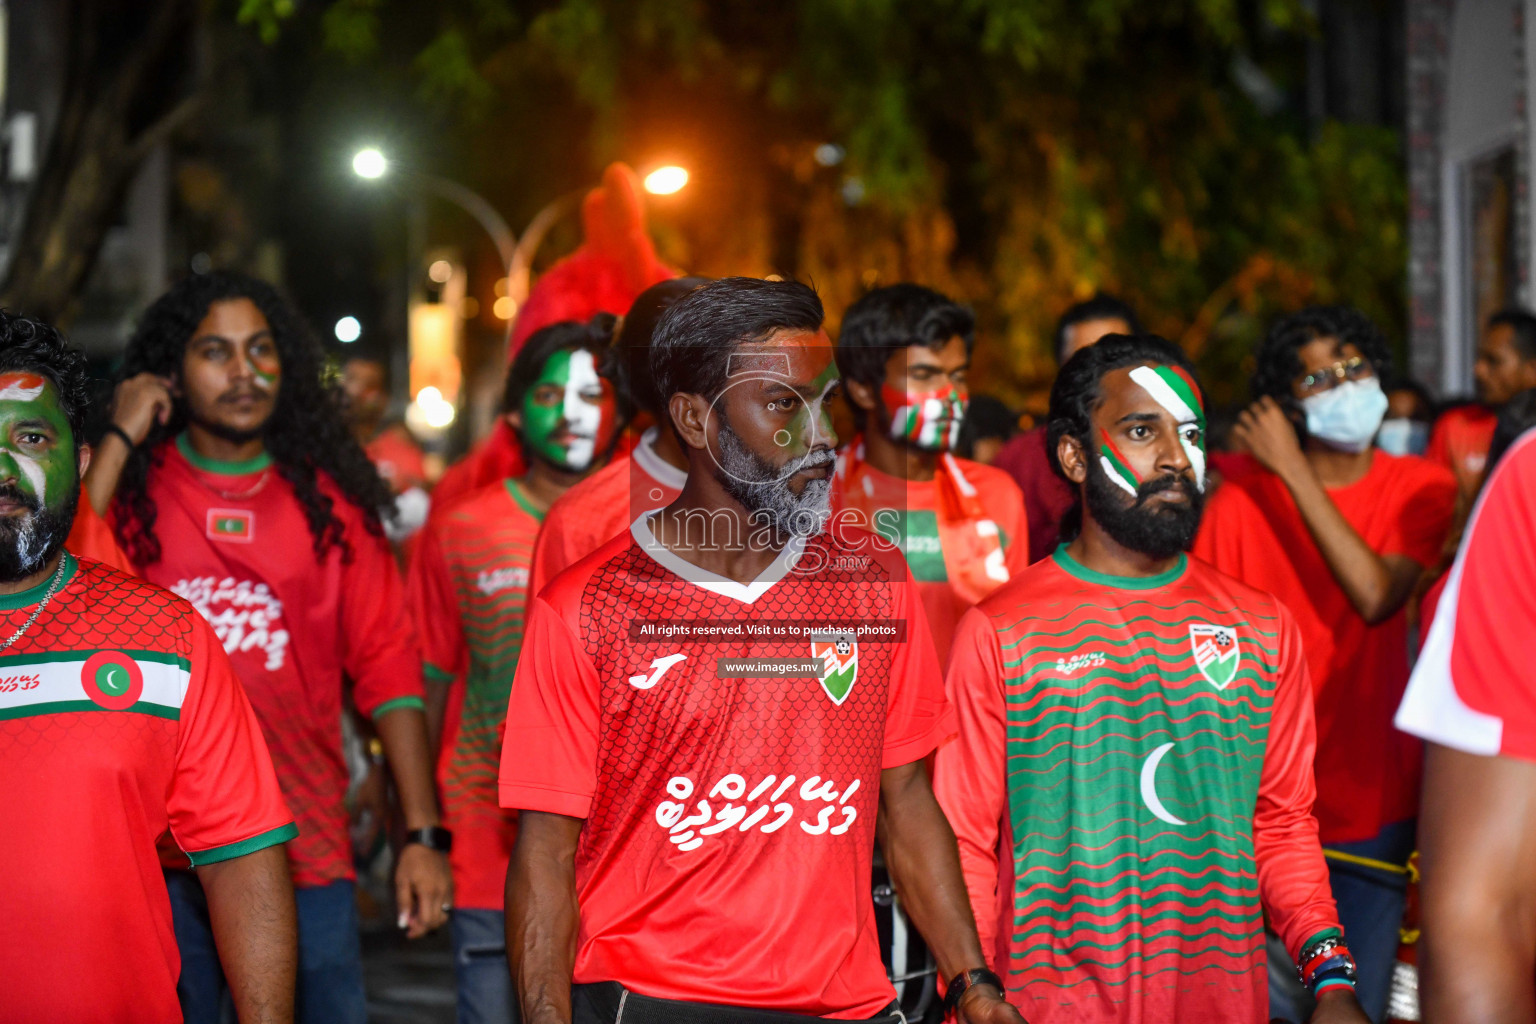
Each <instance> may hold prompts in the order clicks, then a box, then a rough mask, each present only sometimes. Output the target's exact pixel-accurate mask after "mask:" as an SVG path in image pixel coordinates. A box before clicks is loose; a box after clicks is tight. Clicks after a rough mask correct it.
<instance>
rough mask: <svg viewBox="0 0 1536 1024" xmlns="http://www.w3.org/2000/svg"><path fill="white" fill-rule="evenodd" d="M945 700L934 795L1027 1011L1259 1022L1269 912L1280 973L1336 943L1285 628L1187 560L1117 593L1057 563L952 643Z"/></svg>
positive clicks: (1037, 1015)
mask: <svg viewBox="0 0 1536 1024" xmlns="http://www.w3.org/2000/svg"><path fill="white" fill-rule="evenodd" d="M947 685H948V691H949V696H950V700H951V701H952V702H953V703H954V704H955V705H956V710H957V712H958V714H959V716H960V732H959V736H958V737H957V739H956V740H955V741H954V742H950V743H947V744H945V745H944V746H942V747H940V748H939V754H938V763H937V768H936V772H935V785H934V789H935V791H936V792H937V794H938V797H939V801H940V803H941V805H942V806H943V807H944V810H945V813H946V814H947V815H948V816H949V820H950V823H951V824H952V825H953V827H954V829H955V835H956V838H957V839H958V840H959V844H960V855H961V863H962V866H963V867H964V870H965V876H966V886H967V889H968V890H969V892H970V897H971V904H972V908H973V910H974V911H975V914H976V920H977V925H978V927H979V929H980V932H981V936H982V943H983V948H984V949H985V950H986V951H987V953H988V956H989V957H990V958H992V961H993V965H994V967H995V968H996V969H997V972H998V973H999V974H1000V975H1002V976H1003V978H1004V979H1005V981H1006V983H1007V987H1008V997H1009V999H1010V1000H1011V1001H1012V1002H1013V1003H1014V1004H1015V1005H1017V1006H1018V1007H1019V1009H1020V1010H1021V1012H1023V1013H1024V1015H1025V1016H1026V1017H1027V1018H1028V1019H1029V1020H1030V1021H1032V1022H1033V1024H1108V1022H1116V1024H1132V1022H1135V1024H1141V1022H1154V1021H1178V1022H1179V1024H1217V1022H1221V1024H1232V1022H1236V1021H1253V1022H1256V1024H1257V1022H1262V1021H1264V1020H1266V1019H1267V1017H1268V1013H1267V1010H1268V991H1269V989H1268V984H1267V979H1266V975H1265V959H1264V914H1265V912H1267V913H1268V915H1269V919H1270V921H1271V923H1272V925H1273V926H1274V927H1275V929H1276V930H1277V931H1278V932H1279V934H1280V935H1281V937H1282V938H1283V939H1284V940H1285V943H1286V947H1287V948H1288V949H1290V950H1291V951H1292V953H1293V954H1295V953H1299V952H1300V950H1301V948H1302V947H1303V945H1304V944H1305V943H1306V942H1307V941H1308V940H1309V939H1311V938H1313V937H1314V936H1316V935H1318V934H1320V933H1321V932H1323V931H1325V930H1327V929H1330V928H1336V927H1337V926H1338V920H1337V915H1336V914H1335V911H1334V905H1333V898H1332V896H1331V895H1330V891H1329V887H1328V874H1327V869H1326V867H1325V865H1324V862H1323V856H1322V849H1321V847H1320V845H1319V843H1318V837H1317V822H1316V820H1315V819H1314V818H1313V817H1312V802H1313V799H1314V797H1315V795H1316V790H1315V787H1314V784H1313V780H1312V754H1313V747H1314V742H1315V737H1314V729H1313V722H1312V707H1311V701H1310V692H1311V691H1310V687H1309V682H1308V678H1307V668H1306V663H1305V661H1304V660H1303V658H1302V654H1301V648H1300V634H1299V633H1298V631H1297V628H1296V625H1295V623H1294V622H1293V621H1292V620H1291V617H1290V614H1289V613H1288V612H1287V611H1286V610H1285V609H1284V608H1283V607H1282V606H1281V605H1280V604H1279V603H1278V602H1277V601H1276V600H1275V599H1274V598H1273V597H1270V596H1269V595H1268V594H1264V593H1262V592H1260V591H1257V590H1254V589H1252V588H1251V587H1248V586H1245V585H1244V584H1242V583H1239V582H1238V581H1236V580H1233V579H1231V578H1229V577H1227V576H1224V575H1222V574H1221V573H1219V572H1217V571H1216V570H1214V569H1212V568H1211V567H1210V566H1208V565H1205V564H1204V563H1201V562H1198V561H1195V560H1193V559H1188V558H1185V557H1183V556H1181V557H1180V559H1179V563H1178V565H1177V566H1176V567H1175V568H1174V569H1172V570H1170V571H1169V572H1167V573H1165V574H1163V575H1161V576H1156V577H1148V578H1136V579H1130V578H1120V577H1113V576H1105V575H1102V574H1099V573H1096V572H1092V571H1090V570H1088V569H1087V568H1085V567H1083V566H1081V565H1079V564H1078V563H1076V562H1075V561H1074V560H1073V559H1072V558H1071V557H1070V556H1069V555H1068V554H1067V551H1066V548H1060V549H1058V550H1057V552H1056V554H1055V555H1054V556H1053V557H1051V558H1048V559H1045V560H1044V561H1041V562H1037V563H1036V564H1035V565H1033V566H1031V567H1030V568H1029V569H1027V570H1026V571H1025V572H1024V573H1023V574H1021V575H1020V576H1018V577H1016V578H1015V579H1014V580H1013V581H1012V582H1010V583H1008V584H1007V585H1005V586H1004V587H1002V588H1001V589H999V590H998V591H996V592H995V593H994V594H992V595H991V596H990V597H988V598H987V599H986V600H985V601H983V602H981V604H979V605H978V606H977V607H976V608H974V609H972V610H971V611H970V612H968V613H967V614H966V616H965V618H964V619H962V620H961V622H960V626H959V630H958V632H957V634H956V637H955V644H954V648H953V651H952V653H951V656H950V663H949V674H948V683H947ZM999 850H1001V851H1003V852H1004V853H1006V856H1002V857H1000V856H999Z"/></svg>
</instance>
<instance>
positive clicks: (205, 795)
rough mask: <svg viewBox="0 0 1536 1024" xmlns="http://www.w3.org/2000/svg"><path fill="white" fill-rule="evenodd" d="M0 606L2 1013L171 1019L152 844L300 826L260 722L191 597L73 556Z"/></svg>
mask: <svg viewBox="0 0 1536 1024" xmlns="http://www.w3.org/2000/svg"><path fill="white" fill-rule="evenodd" d="M50 583H51V580H50V581H45V582H43V583H40V584H38V585H37V586H35V587H33V588H32V589H30V590H24V591H22V592H20V593H17V594H7V595H5V596H3V597H0V637H9V636H11V635H12V634H14V633H15V632H16V631H17V630H18V629H20V628H22V627H23V626H24V625H25V624H26V623H27V622H28V620H29V618H30V617H31V616H32V615H34V614H36V615H37V619H36V621H35V622H32V623H31V625H29V626H26V632H25V633H24V634H22V636H21V637H20V638H19V639H17V640H15V642H14V643H12V644H11V646H10V647H8V648H7V649H6V650H5V652H4V654H3V656H0V778H3V779H4V780H5V785H4V786H0V820H3V821H4V822H5V842H4V843H3V844H0V878H3V879H4V880H5V881H4V884H3V885H0V915H3V917H4V920H5V928H4V930H3V931H0V978H3V979H4V980H3V981H0V993H3V994H0V1019H4V1020H6V1021H8V1022H10V1021H16V1022H36V1021H88V1020H89V1021H114V1022H121V1024H163V1022H165V1021H179V1020H181V1010H180V1008H179V1007H178V1006H177V1004H176V978H177V976H178V975H179V974H180V971H181V960H180V957H179V955H178V953H177V949H176V936H175V934H174V932H173V931H172V928H171V904H170V900H169V898H168V897H167V896H166V891H165V879H164V876H163V875H162V874H161V868H160V858H159V856H158V855H157V853H156V850H155V840H156V837H158V836H159V835H161V834H162V833H166V832H167V831H168V832H169V835H170V837H171V839H172V840H174V845H175V846H176V848H177V849H178V854H177V857H178V860H179V862H180V864H181V866H182V867H188V866H189V865H204V864H215V863H218V862H220V861H226V860H231V859H233V858H235V857H240V856H243V855H245V854H249V853H254V852H255V851H257V850H261V849H265V848H266V847H269V846H274V845H276V844H278V843H284V842H287V841H289V840H291V839H293V837H294V836H295V835H296V834H297V833H296V830H295V828H294V824H293V815H292V814H291V813H289V810H288V808H287V806H286V805H285V804H284V802H283V796H282V793H281V791H280V790H279V789H278V783H277V777H276V775H275V774H274V773H273V770H272V761H271V758H270V757H269V756H268V755H267V748H266V745H265V744H264V743H263V742H262V738H261V727H260V726H259V725H258V724H257V722H256V716H255V714H254V713H253V712H252V710H251V705H250V703H249V702H247V700H246V698H245V694H244V693H243V692H242V691H241V688H240V683H239V681H238V680H237V679H236V678H235V673H234V670H233V669H232V668H231V667H230V662H229V658H228V657H227V656H226V655H225V653H224V650H223V648H222V646H221V645H220V643H219V639H218V637H216V636H215V635H214V630H213V627H211V626H210V625H209V624H208V623H207V622H205V621H204V620H203V618H202V617H201V616H199V615H198V614H197V612H196V611H194V610H193V608H192V605H190V604H189V603H187V602H186V601H184V600H182V599H181V598H179V597H177V596H176V595H174V594H172V593H170V592H169V591H166V590H162V589H161V588H159V587H157V586H155V585H154V584H152V583H146V582H144V581H143V580H141V579H138V578H137V577H133V576H129V575H128V574H126V573H122V572H118V571H117V570H116V569H113V568H111V567H110V566H107V565H103V564H102V563H100V562H95V561H92V560H90V559H85V558H82V559H80V560H79V561H78V562H77V561H76V560H75V559H74V558H73V557H71V556H69V555H66V556H65V560H64V566H63V572H62V581H61V584H60V586H59V588H58V590H57V592H56V593H54V595H53V597H52V598H51V599H50V600H49V601H48V604H47V606H46V607H44V608H43V609H42V610H41V611H40V612H39V611H38V604H39V602H40V601H41V600H42V598H43V596H44V595H45V594H46V593H47V591H48V588H49V586H50Z"/></svg>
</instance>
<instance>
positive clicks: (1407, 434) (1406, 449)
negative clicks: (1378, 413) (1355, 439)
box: [1376, 416, 1429, 455]
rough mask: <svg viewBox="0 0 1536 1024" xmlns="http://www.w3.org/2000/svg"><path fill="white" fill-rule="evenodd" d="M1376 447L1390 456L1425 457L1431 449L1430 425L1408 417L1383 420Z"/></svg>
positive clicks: (1377, 433) (1377, 434)
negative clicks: (1427, 450) (1425, 453)
mask: <svg viewBox="0 0 1536 1024" xmlns="http://www.w3.org/2000/svg"><path fill="white" fill-rule="evenodd" d="M1376 447H1378V448H1380V449H1381V450H1382V451H1384V452H1386V453H1387V454H1388V455H1423V454H1424V450H1425V449H1426V448H1428V447H1429V424H1428V423H1424V422H1422V421H1420V420H1411V419H1408V418H1407V417H1406V416H1396V417H1393V418H1392V419H1390V420H1382V421H1381V429H1380V430H1378V431H1377V432H1376Z"/></svg>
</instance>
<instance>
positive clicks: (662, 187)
mask: <svg viewBox="0 0 1536 1024" xmlns="http://www.w3.org/2000/svg"><path fill="white" fill-rule="evenodd" d="M686 184H688V171H687V169H686V168H683V167H677V166H672V165H669V166H667V167H658V168H656V169H655V170H654V171H652V172H651V173H650V174H647V175H646V176H645V190H646V191H647V192H649V193H650V194H651V195H653V196H670V195H671V194H672V193H674V192H681V191H682V189H683V186H684V185H686Z"/></svg>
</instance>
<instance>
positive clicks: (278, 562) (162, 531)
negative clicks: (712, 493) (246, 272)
mask: <svg viewBox="0 0 1536 1024" xmlns="http://www.w3.org/2000/svg"><path fill="white" fill-rule="evenodd" d="M124 378H125V379H124V380H123V382H122V383H121V384H120V385H119V388H118V394H117V401H116V407H115V411H114V416H113V422H112V425H111V426H110V427H109V428H108V433H107V435H106V438H105V439H104V442H103V446H102V450H101V452H100V453H99V458H98V459H97V461H96V464H95V465H93V466H92V467H91V473H90V475H89V477H88V478H87V487H88V489H89V490H90V493H91V495H92V499H93V500H94V501H95V502H97V503H98V505H99V506H100V505H105V504H106V502H107V500H108V499H109V498H110V500H111V509H110V511H111V517H112V520H113V522H114V524H115V527H116V530H117V535H118V538H119V539H120V541H121V542H122V545H123V549H124V550H125V551H126V552H127V554H128V557H129V558H130V559H132V561H133V563H134V566H135V567H136V568H137V570H138V571H139V573H140V574H141V575H143V576H144V577H145V578H147V579H149V580H151V581H152V582H155V583H159V584H161V585H163V586H165V587H168V588H169V589H171V590H173V591H175V592H176V593H178V594H181V595H182V596H184V597H186V598H187V599H188V600H189V601H191V602H192V603H193V605H195V606H196V607H197V609H198V610H199V611H200V612H202V613H203V615H204V617H206V618H207V619H208V621H209V622H210V623H212V625H213V628H214V630H215V632H216V633H217V634H218V637H219V639H220V640H222V641H223V643H224V648H225V650H226V651H228V652H229V656H230V659H231V660H232V661H233V662H234V665H235V669H236V672H237V673H238V674H239V677H240V680H241V682H242V683H243V684H244V687H245V690H246V693H247V694H248V695H249V696H250V699H251V703H252V705H253V706H254V707H255V710H256V717H257V719H258V720H259V721H260V722H261V726H262V731H263V732H264V733H265V735H266V739H267V743H268V745H269V746H270V747H271V750H272V755H273V761H274V763H275V766H276V768H277V776H278V781H279V782H280V783H281V784H282V788H283V794H284V796H286V797H287V799H288V803H289V806H290V807H292V808H293V810H294V813H295V815H296V816H297V818H298V822H299V838H298V839H297V840H295V841H294V842H293V843H292V844H291V846H290V847H289V863H290V866H291V868H292V871H293V880H294V885H295V887H296V890H297V903H298V925H299V978H298V1019H299V1020H300V1021H307V1022H322V1021H323V1022H325V1024H333V1022H353V1021H355V1022H358V1024H361V1022H362V1021H363V1020H364V1019H365V1017H366V1006H365V1001H364V993H363V977H362V956H361V949H360V944H359V938H358V933H357V912H356V908H355V905H354V902H353V888H354V886H353V868H352V859H351V846H350V842H349V839H348V833H347V809H346V805H345V796H346V788H347V769H346V764H345V762H344V760H343V757H342V748H341V715H342V690H343V686H344V679H350V680H351V681H352V686H353V689H352V698H353V702H354V704H355V705H356V707H357V709H358V711H359V712H361V713H362V714H365V715H369V716H371V717H372V718H373V721H374V724H375V727H376V728H377V730H378V734H379V738H380V739H381V740H382V741H383V744H384V751H385V754H386V755H387V756H388V759H389V763H390V767H391V769H392V770H393V773H394V777H395V783H396V786H397V788H398V790H399V793H400V803H401V807H402V810H403V812H404V816H405V819H406V828H407V829H408V830H409V831H408V833H407V845H406V846H405V847H404V849H402V851H401V853H400V858H399V863H398V865H397V868H396V878H395V883H396V894H397V896H398V899H399V906H400V918H401V926H402V927H408V928H409V930H410V934H411V935H412V936H413V937H414V936H419V935H422V934H425V933H426V932H427V931H429V930H431V929H432V928H435V927H437V926H438V925H440V924H442V923H443V921H444V920H445V914H446V912H447V910H448V909H449V906H450V901H451V892H452V883H451V880H450V875H449V869H448V863H447V858H446V857H445V856H444V854H445V853H446V852H447V849H448V847H449V845H450V839H451V837H450V836H449V835H448V834H447V832H446V830H444V829H442V828H441V827H440V826H439V819H438V808H437V801H436V797H435V795H434V791H433V780H432V770H431V756H430V753H429V748H428V742H427V730H426V723H425V719H424V716H423V705H422V680H421V665H420V655H419V653H418V649H417V645H416V641H415V636H414V632H413V630H412V628H411V624H410V621H409V618H408V616H407V614H406V610H405V602H404V591H403V586H402V584H401V581H400V578H399V574H398V571H397V570H396V568H395V563H394V559H393V558H392V556H391V554H390V551H389V546H388V544H387V543H386V541H385V539H384V535H383V530H382V528H381V525H380V520H379V516H380V512H379V510H380V509H383V508H386V507H388V506H389V504H390V493H389V488H388V487H387V486H386V485H385V484H384V482H383V481H382V480H381V479H379V475H378V473H377V472H376V471H375V470H374V468H373V465H372V464H371V463H370V462H369V461H368V457H367V455H365V454H364V452H363V450H362V448H361V447H359V445H358V444H357V441H356V440H355V439H354V438H353V437H352V434H351V433H350V431H348V429H347V426H346V423H345V421H344V419H343V417H342V414H341V405H340V396H339V390H338V389H337V388H335V387H334V386H331V385H327V384H325V383H323V381H322V352H321V349H320V346H319V344H318V342H317V341H316V340H315V339H314V337H313V335H312V334H311V333H310V332H309V330H308V329H307V328H306V326H305V325H304V323H303V321H302V320H301V319H300V317H299V316H298V314H297V313H295V312H294V310H293V309H292V308H291V307H290V306H289V305H288V304H287V303H286V302H285V301H284V300H283V299H282V298H280V297H279V295H278V294H277V292H276V291H275V290H274V289H273V288H272V287H271V286H269V285H267V284H265V283H263V282H260V281H257V280H254V279H251V278H247V277H242V276H240V275H236V274H225V273H217V274H205V275H197V276H194V277H191V278H189V279H187V280H186V281H183V282H182V283H181V284H179V285H177V286H176V287H175V288H173V289H171V291H170V292H168V293H167V294H166V295H164V296H163V297H161V298H160V299H159V300H158V301H157V302H156V303H155V304H154V305H153V306H151V307H150V309H149V310H148V312H147V313H145V315H144V319H143V321H142V322H141V323H140V324H139V327H138V330H137V331H136V332H135V334H134V336H133V338H132V339H131V340H130V341H129V343H128V350H127V353H126V360H125V366H124ZM306 537H307V538H308V540H309V543H308V544H305V543H304V539H305V538H306ZM166 883H167V885H168V886H169V887H170V891H171V898H172V904H173V907H174V910H175V915H176V933H177V941H178V943H179V944H180V946H181V951H182V958H183V961H184V966H183V970H182V975H181V982H180V985H179V991H180V995H181V999H182V1006H183V1010H184V1012H185V1013H186V1018H187V1020H188V1021H189V1022H191V1024H198V1022H201V1021H216V1020H217V1019H218V1017H217V1015H218V1013H219V1004H220V1002H221V999H222V989H223V979H222V977H221V976H220V972H219V967H218V962H217V959H216V956H215V952H214V942H213V937H214V936H213V932H212V931H211V929H210V926H209V919H208V912H207V909H206V904H205V902H204V892H203V890H202V889H200V887H199V886H198V884H197V880H196V879H195V878H194V877H192V876H191V875H189V874H187V873H186V872H184V871H179V870H174V869H172V870H168V871H167V873H166Z"/></svg>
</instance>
